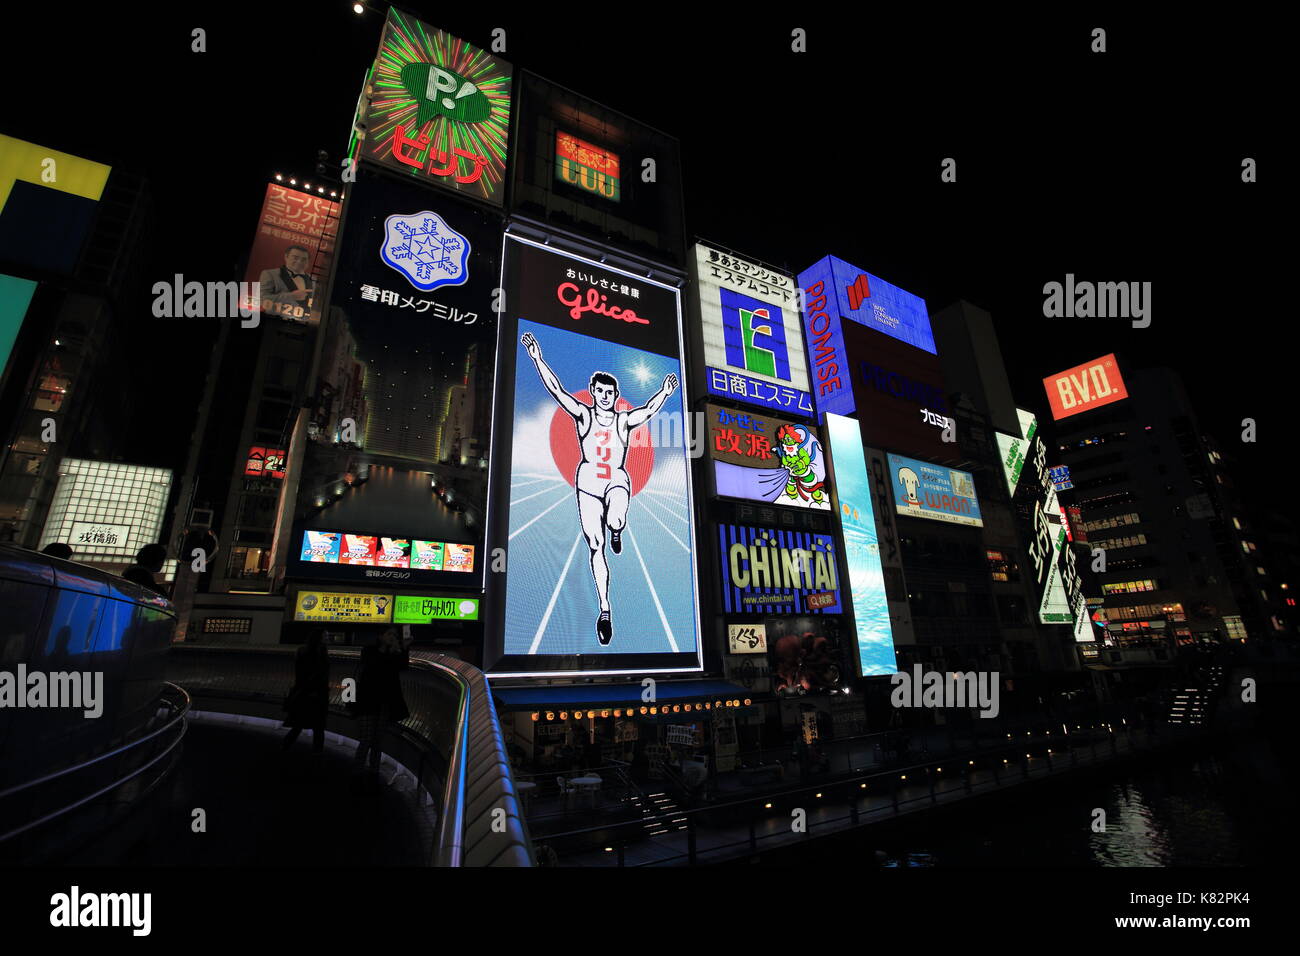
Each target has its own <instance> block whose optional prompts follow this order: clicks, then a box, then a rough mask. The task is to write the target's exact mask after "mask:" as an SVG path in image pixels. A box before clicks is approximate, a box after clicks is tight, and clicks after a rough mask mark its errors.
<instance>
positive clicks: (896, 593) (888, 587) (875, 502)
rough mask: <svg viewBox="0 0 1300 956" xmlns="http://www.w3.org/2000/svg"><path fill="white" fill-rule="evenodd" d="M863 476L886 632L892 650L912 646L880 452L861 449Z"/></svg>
mask: <svg viewBox="0 0 1300 956" xmlns="http://www.w3.org/2000/svg"><path fill="white" fill-rule="evenodd" d="M862 452H863V455H864V456H865V458H866V462H867V476H868V479H869V481H870V488H871V505H872V510H873V511H874V512H875V516H876V529H877V530H878V532H879V540H878V541H877V544H879V546H880V550H879V552H878V554H879V557H880V566H881V572H882V573H883V575H884V580H885V599H886V603H887V605H888V607H889V622H890V629H891V630H892V631H893V634H894V644H895V646H897V645H899V644H913V643H915V637H914V635H913V632H912V606H911V604H910V603H909V602H908V599H907V581H906V579H905V578H904V577H903V551H902V546H901V544H900V543H899V539H898V522H897V521H896V520H895V519H896V512H895V508H894V491H893V480H892V478H891V477H890V471H889V462H888V460H887V458H886V456H885V453H884V452H883V451H880V450H879V449H876V448H870V447H867V446H863V449H862Z"/></svg>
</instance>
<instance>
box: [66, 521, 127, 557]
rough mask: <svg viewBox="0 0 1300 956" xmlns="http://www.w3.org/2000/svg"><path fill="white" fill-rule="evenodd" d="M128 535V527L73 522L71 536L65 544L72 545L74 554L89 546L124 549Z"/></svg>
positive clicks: (123, 525)
mask: <svg viewBox="0 0 1300 956" xmlns="http://www.w3.org/2000/svg"><path fill="white" fill-rule="evenodd" d="M130 534H131V526H130V525H125V524H97V523H94V522H89V521H75V522H73V524H72V534H71V536H70V538H69V540H68V542H67V543H68V544H70V545H72V550H73V552H74V553H75V552H77V551H81V550H83V549H85V548H87V547H89V546H91V545H104V546H107V547H113V548H124V547H126V541H127V538H128V537H129V536H130Z"/></svg>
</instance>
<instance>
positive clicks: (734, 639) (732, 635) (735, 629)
mask: <svg viewBox="0 0 1300 956" xmlns="http://www.w3.org/2000/svg"><path fill="white" fill-rule="evenodd" d="M727 650H728V651H730V652H731V653H732V654H766V653H767V628H765V627H764V626H763V625H762V624H728V625H727Z"/></svg>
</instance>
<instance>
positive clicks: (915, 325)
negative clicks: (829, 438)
mask: <svg viewBox="0 0 1300 956" xmlns="http://www.w3.org/2000/svg"><path fill="white" fill-rule="evenodd" d="M799 286H800V288H802V289H803V290H804V308H805V310H806V311H805V313H804V329H805V333H806V334H807V341H808V360H809V363H810V365H811V368H812V369H813V370H814V371H815V373H816V380H817V385H816V387H815V389H814V394H815V397H816V402H817V414H818V415H822V414H825V413H827V412H830V413H833V414H836V415H851V414H852V413H853V411H854V407H855V406H854V396H853V393H852V390H851V389H850V388H849V382H848V380H847V377H846V375H845V374H844V373H845V372H846V371H847V369H846V365H845V363H846V359H845V343H844V328H845V325H844V323H846V322H853V323H857V324H859V325H862V326H865V327H866V328H868V329H872V330H874V331H876V332H880V333H883V334H884V335H888V336H891V337H892V338H895V339H898V340H899V341H902V342H906V343H907V344H909V345H913V346H915V347H916V348H919V349H922V350H924V351H926V352H930V353H931V354H938V350H937V349H936V348H935V344H934V334H933V333H932V332H931V330H930V315H929V312H927V311H926V307H925V300H924V299H922V298H920V297H919V296H915V295H912V294H911V293H910V292H905V291H904V290H902V289H900V288H898V287H897V286H895V285H891V284H890V283H888V282H886V281H885V280H883V279H878V278H876V277H875V276H873V275H871V274H870V273H867V272H864V271H863V270H861V269H859V268H857V267H856V266H852V265H850V264H849V263H847V262H845V261H844V260H842V259H837V258H836V257H834V256H827V257H826V258H824V259H821V260H820V261H818V262H816V263H814V264H813V265H811V266H809V267H808V268H807V269H805V270H804V271H803V272H801V273H799Z"/></svg>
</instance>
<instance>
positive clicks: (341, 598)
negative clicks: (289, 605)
mask: <svg viewBox="0 0 1300 956" xmlns="http://www.w3.org/2000/svg"><path fill="white" fill-rule="evenodd" d="M293 619H294V620H295V621H329V622H336V621H337V622H339V623H348V624H387V623H388V622H389V621H391V620H392V619H393V597H392V595H390V594H352V593H347V594H345V593H342V592H338V591H299V592H298V596H297V598H296V599H295V600H294V609H293Z"/></svg>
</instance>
